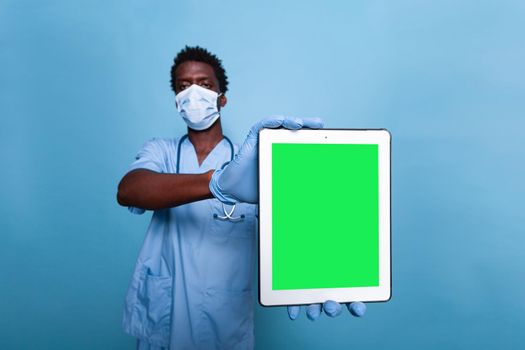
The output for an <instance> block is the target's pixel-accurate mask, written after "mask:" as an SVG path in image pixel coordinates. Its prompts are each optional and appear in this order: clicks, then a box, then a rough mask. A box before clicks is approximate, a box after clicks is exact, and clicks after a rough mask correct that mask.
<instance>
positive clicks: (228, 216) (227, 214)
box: [175, 134, 244, 222]
mask: <svg viewBox="0 0 525 350" xmlns="http://www.w3.org/2000/svg"><path fill="white" fill-rule="evenodd" d="M223 137H224V139H225V140H226V141H227V142H228V144H229V145H230V162H231V161H232V160H233V155H234V150H233V143H232V142H231V141H230V139H229V138H228V137H226V136H223ZM187 138H188V135H187V134H186V135H184V136H182V137H181V138H180V140H179V144H178V145H177V164H176V168H175V169H176V174H178V173H179V170H180V152H181V148H182V143H183V142H184V140H186V139H187ZM228 163H229V162H226V163H224V164H223V165H222V167H224V166H225V165H226V164H228ZM221 204H222V211H223V212H224V216H221V215H217V214H213V218H214V219H220V220H229V221H233V222H236V221H241V220H243V219H244V214H242V215H241V216H237V217H234V216H233V212H234V211H235V204H234V205H232V207H231V209H230V210H227V209H226V205H225V204H224V203H222V202H221Z"/></svg>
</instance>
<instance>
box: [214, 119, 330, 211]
mask: <svg viewBox="0 0 525 350" xmlns="http://www.w3.org/2000/svg"><path fill="white" fill-rule="evenodd" d="M281 126H282V127H284V128H286V129H291V130H297V129H301V128H310V129H318V128H322V127H323V122H322V120H321V119H319V118H305V119H301V118H289V117H282V116H276V117H270V118H266V119H263V120H260V121H258V122H257V123H255V124H254V125H253V126H252V127H251V129H250V132H249V133H248V137H246V140H245V141H244V143H243V145H242V146H241V149H240V150H239V152H238V153H237V154H236V155H235V157H234V158H233V160H232V161H231V162H230V163H228V164H227V165H226V166H225V167H224V168H223V169H217V170H215V172H214V173H213V175H212V178H211V181H210V191H211V193H212V194H213V196H214V197H215V198H217V199H218V200H220V201H221V202H223V203H226V204H230V205H231V204H235V203H237V202H246V203H257V202H258V201H259V194H258V192H257V166H258V164H257V160H258V148H257V143H258V142H259V130H261V129H262V128H273V129H275V128H279V127H281Z"/></svg>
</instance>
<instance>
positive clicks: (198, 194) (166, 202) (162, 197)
mask: <svg viewBox="0 0 525 350" xmlns="http://www.w3.org/2000/svg"><path fill="white" fill-rule="evenodd" d="M212 174H213V170H210V171H208V172H206V173H203V174H161V173H157V172H154V171H151V170H146V169H135V170H132V171H130V172H129V173H127V174H126V175H125V176H124V177H123V178H122V180H121V181H120V183H119V185H118V192H117V201H118V203H119V204H120V205H122V206H127V207H138V208H142V209H147V210H157V209H164V208H171V207H176V206H178V205H182V204H186V203H191V202H195V201H199V200H202V199H208V198H213V195H212V194H211V192H210V188H209V183H210V180H211V176H212Z"/></svg>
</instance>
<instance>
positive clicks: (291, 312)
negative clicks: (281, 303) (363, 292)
mask: <svg viewBox="0 0 525 350" xmlns="http://www.w3.org/2000/svg"><path fill="white" fill-rule="evenodd" d="M346 307H347V308H348V311H350V313H351V314H352V315H354V316H356V317H361V316H363V315H364V314H365V312H366V305H365V304H364V303H362V302H360V301H358V302H354V303H349V304H346ZM321 309H322V311H324V312H325V313H326V314H327V315H328V316H330V317H335V316H339V315H340V314H341V311H342V309H343V307H342V305H341V304H339V303H338V302H337V301H333V300H328V301H325V302H324V303H323V305H322V308H321V304H311V305H308V306H307V307H306V316H307V317H308V319H310V320H311V321H315V320H316V319H317V318H318V317H319V315H321ZM300 311H301V307H300V306H288V316H289V317H290V319H291V320H295V319H296V318H297V316H299V312H300Z"/></svg>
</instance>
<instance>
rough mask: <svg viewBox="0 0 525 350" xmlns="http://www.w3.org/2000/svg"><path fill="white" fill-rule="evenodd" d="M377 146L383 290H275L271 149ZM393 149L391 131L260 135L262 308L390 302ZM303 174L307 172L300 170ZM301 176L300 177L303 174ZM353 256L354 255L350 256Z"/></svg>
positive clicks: (273, 131)
mask: <svg viewBox="0 0 525 350" xmlns="http://www.w3.org/2000/svg"><path fill="white" fill-rule="evenodd" d="M273 143H319V144H377V145H378V162H379V164H378V166H379V168H378V172H379V174H378V175H379V286H377V287H354V288H319V289H296V290H272V288H271V287H272V215H271V214H272V176H271V174H272V144H273ZM390 147H391V136H390V133H389V132H388V130H386V129H318V130H312V129H301V130H287V129H262V130H261V131H260V133H259V303H260V304H261V305H263V306H278V305H301V304H312V303H320V302H321V303H322V302H324V301H326V300H335V301H338V302H341V303H342V302H352V301H366V302H377V301H388V300H389V299H390V297H391V289H392V287H391V277H392V276H391V275H392V273H391V272H392V271H391V222H390V217H391V212H390V182H391V180H390V174H391V170H390ZM300 171H304V169H303V170H300ZM298 176H300V172H299V173H298ZM349 254H350V253H349Z"/></svg>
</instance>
